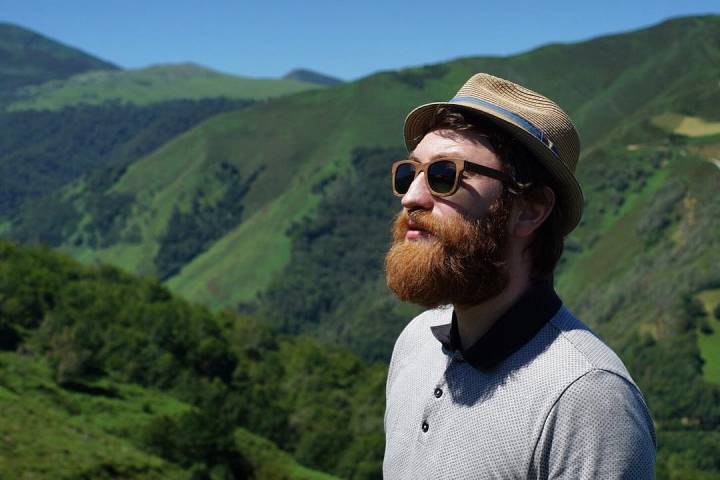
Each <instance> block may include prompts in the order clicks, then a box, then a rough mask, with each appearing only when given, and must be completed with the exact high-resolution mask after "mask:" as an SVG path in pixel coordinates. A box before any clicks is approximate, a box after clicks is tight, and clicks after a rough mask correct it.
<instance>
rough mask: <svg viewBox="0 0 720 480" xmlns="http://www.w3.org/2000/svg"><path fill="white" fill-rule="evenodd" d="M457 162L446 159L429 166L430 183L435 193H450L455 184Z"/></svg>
mask: <svg viewBox="0 0 720 480" xmlns="http://www.w3.org/2000/svg"><path fill="white" fill-rule="evenodd" d="M455 175H456V170H455V164H454V163H453V162H449V161H446V160H441V161H438V162H435V163H433V164H432V165H430V168H428V178H427V179H428V184H429V185H430V189H431V190H432V191H433V192H435V193H440V194H442V193H448V192H450V191H451V190H452V189H453V187H454V186H455Z"/></svg>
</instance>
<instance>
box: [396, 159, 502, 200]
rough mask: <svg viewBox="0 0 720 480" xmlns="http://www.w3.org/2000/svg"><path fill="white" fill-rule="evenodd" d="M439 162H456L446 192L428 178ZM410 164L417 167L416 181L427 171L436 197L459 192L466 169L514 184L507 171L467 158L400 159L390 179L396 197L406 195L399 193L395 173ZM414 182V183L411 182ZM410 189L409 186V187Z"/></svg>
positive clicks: (432, 191)
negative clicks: (441, 190) (453, 173)
mask: <svg viewBox="0 0 720 480" xmlns="http://www.w3.org/2000/svg"><path fill="white" fill-rule="evenodd" d="M438 162H451V163H454V164H455V181H454V183H453V186H452V188H451V189H450V190H449V191H448V192H446V193H439V192H436V191H435V190H433V188H432V186H430V180H428V174H427V171H428V169H429V168H430V166H431V165H433V164H435V163H438ZM405 164H410V165H412V166H413V168H414V169H415V175H414V176H413V179H412V181H413V182H414V181H415V179H416V178H417V176H418V175H420V174H421V173H425V185H426V186H427V188H428V190H430V193H432V194H433V196H436V197H449V196H450V195H452V194H454V193H455V192H457V190H458V188H460V183H461V181H460V178H461V176H462V173H463V172H464V171H466V170H467V171H468V172H473V173H478V174H480V175H484V176H486V177H490V178H494V179H496V180H500V181H501V182H503V183H504V184H507V185H512V184H513V183H514V182H513V180H512V178H510V175H508V174H507V173H505V172H501V171H500V170H495V169H494V168H490V167H486V166H484V165H479V164H477V163H474V162H470V161H467V160H461V159H457V158H436V159H435V160H432V161H430V162H427V163H421V162H418V161H415V160H409V159H406V160H398V161H396V162H394V163H393V164H392V169H391V171H390V179H391V181H392V189H393V194H395V196H396V197H404V196H405V194H406V193H407V192H405V193H399V192H398V191H397V189H396V188H395V174H396V172H397V169H398V168H399V167H400V166H401V165H405ZM411 184H412V183H411ZM408 189H409V187H408Z"/></svg>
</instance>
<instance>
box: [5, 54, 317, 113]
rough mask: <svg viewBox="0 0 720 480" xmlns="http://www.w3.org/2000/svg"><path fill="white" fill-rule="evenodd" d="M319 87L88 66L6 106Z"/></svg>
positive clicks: (188, 68)
mask: <svg viewBox="0 0 720 480" xmlns="http://www.w3.org/2000/svg"><path fill="white" fill-rule="evenodd" d="M313 88H320V87H319V86H318V85H314V84H310V83H305V82H300V81H297V80H289V79H272V78H245V77H239V76H235V75H227V74H223V73H218V72H215V71H212V70H210V69H207V68H204V67H201V66H198V65H193V64H179V65H158V66H152V67H147V68H142V69H137V70H124V71H92V72H85V73H81V74H78V75H74V76H72V77H70V78H68V79H65V80H55V81H50V82H47V83H44V84H42V85H33V86H28V87H25V88H22V89H20V90H18V91H17V92H16V93H15V96H16V100H15V101H14V102H13V103H12V104H11V105H10V106H9V107H8V109H9V110H28V109H35V110H43V109H44V110H57V109H60V108H63V107H65V106H68V105H77V104H91V105H98V104H102V103H105V102H108V101H119V102H130V103H134V104H137V105H146V104H149V103H156V102H162V101H167V100H175V99H181V98H182V99H193V100H196V99H200V98H209V97H227V98H243V99H264V98H270V97H277V96H280V95H286V94H289V93H295V92H300V91H304V90H310V89H313Z"/></svg>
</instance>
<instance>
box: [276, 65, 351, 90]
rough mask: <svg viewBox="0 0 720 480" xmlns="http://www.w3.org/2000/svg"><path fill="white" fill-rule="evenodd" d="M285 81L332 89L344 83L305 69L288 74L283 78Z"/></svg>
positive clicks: (297, 69) (298, 69)
mask: <svg viewBox="0 0 720 480" xmlns="http://www.w3.org/2000/svg"><path fill="white" fill-rule="evenodd" d="M282 78H283V79H285V80H297V81H299V82H305V83H314V84H316V85H324V86H328V87H331V86H333V85H339V84H341V83H344V82H343V81H342V80H340V79H339V78H335V77H331V76H329V75H325V74H323V73H318V72H314V71H312V70H308V69H305V68H296V69H294V70H291V71H290V72H288V73H286V74H285V75H284V76H283V77H282Z"/></svg>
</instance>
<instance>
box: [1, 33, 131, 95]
mask: <svg viewBox="0 0 720 480" xmlns="http://www.w3.org/2000/svg"><path fill="white" fill-rule="evenodd" d="M0 58H1V59H2V62H1V64H0V94H1V93H8V92H11V91H13V90H14V89H16V88H18V87H22V86H26V85H36V84H40V83H44V82H47V81H49V80H56V79H63V78H67V77H70V76H71V75H75V74H77V73H82V72H87V71H90V70H117V69H118V67H117V66H116V65H113V64H112V63H109V62H106V61H104V60H101V59H99V58H96V57H94V56H92V55H90V54H88V53H85V52H83V51H81V50H79V49H77V48H74V47H71V46H68V45H65V44H63V43H61V42H58V41H57V40H53V39H52V38H49V37H46V36H44V35H41V34H39V33H36V32H33V31H32V30H29V29H27V28H24V27H21V26H19V25H14V24H12V23H7V22H0Z"/></svg>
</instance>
